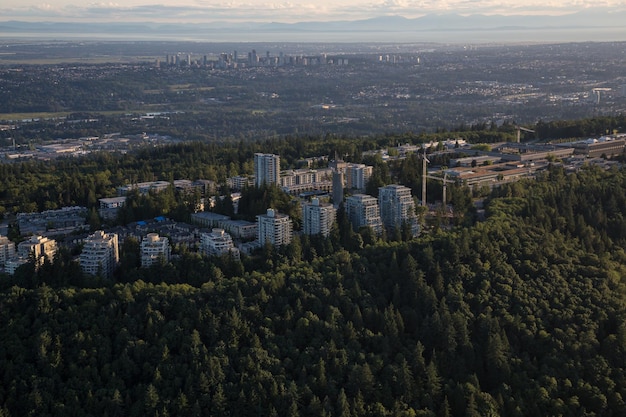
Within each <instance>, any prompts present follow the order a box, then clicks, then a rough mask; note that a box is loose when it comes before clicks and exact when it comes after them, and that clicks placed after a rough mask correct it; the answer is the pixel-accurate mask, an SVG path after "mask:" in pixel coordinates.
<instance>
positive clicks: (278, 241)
mask: <svg viewBox="0 0 626 417" xmlns="http://www.w3.org/2000/svg"><path fill="white" fill-rule="evenodd" d="M256 219H257V226H258V229H257V240H258V241H259V244H260V245H264V244H265V243H267V242H269V243H271V244H272V245H274V246H281V245H287V244H289V243H290V242H291V235H292V233H293V222H292V221H291V219H290V218H289V216H287V215H286V214H280V213H276V211H275V210H274V209H267V213H266V214H259V215H258V216H256Z"/></svg>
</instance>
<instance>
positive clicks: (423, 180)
mask: <svg viewBox="0 0 626 417" xmlns="http://www.w3.org/2000/svg"><path fill="white" fill-rule="evenodd" d="M422 150H423V153H422V207H426V173H427V172H426V164H428V163H430V161H429V160H428V158H426V147H423V148H422Z"/></svg>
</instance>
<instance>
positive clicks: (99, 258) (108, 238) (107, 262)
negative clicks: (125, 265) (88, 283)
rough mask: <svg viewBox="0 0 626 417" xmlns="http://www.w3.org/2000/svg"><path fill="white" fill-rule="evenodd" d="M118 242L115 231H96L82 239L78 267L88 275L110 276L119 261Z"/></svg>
mask: <svg viewBox="0 0 626 417" xmlns="http://www.w3.org/2000/svg"><path fill="white" fill-rule="evenodd" d="M119 260H120V258H119V243H118V238H117V235H116V234H115V233H108V234H107V233H104V232H103V231H102V230H98V231H96V232H95V233H94V234H92V235H90V236H89V237H87V238H86V239H85V241H84V246H83V251H82V253H81V254H80V267H81V269H82V270H83V272H85V273H87V274H89V275H98V274H102V276H103V277H111V276H112V275H113V271H114V270H115V267H116V266H117V264H118V262H119Z"/></svg>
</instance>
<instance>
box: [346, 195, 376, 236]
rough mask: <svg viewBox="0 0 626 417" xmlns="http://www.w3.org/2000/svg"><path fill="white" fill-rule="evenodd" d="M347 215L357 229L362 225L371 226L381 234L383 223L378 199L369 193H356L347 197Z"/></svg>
mask: <svg viewBox="0 0 626 417" xmlns="http://www.w3.org/2000/svg"><path fill="white" fill-rule="evenodd" d="M345 207H346V216H348V219H349V220H350V224H351V225H352V228H353V229H354V230H355V231H358V230H359V229H360V228H361V227H371V228H372V230H373V231H374V232H375V233H376V234H377V235H379V234H381V233H382V230H383V223H382V221H381V219H380V209H379V207H378V200H376V198H374V197H372V196H371V195H367V194H355V195H351V196H349V197H348V198H346V203H345Z"/></svg>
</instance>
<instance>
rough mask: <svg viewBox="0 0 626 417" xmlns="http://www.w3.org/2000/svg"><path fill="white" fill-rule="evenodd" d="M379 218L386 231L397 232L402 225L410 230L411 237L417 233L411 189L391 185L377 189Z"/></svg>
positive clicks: (417, 227) (417, 226)
mask: <svg viewBox="0 0 626 417" xmlns="http://www.w3.org/2000/svg"><path fill="white" fill-rule="evenodd" d="M378 206H379V207H380V217H381V220H382V222H383V225H384V226H385V228H386V229H387V231H389V232H391V231H394V230H399V229H400V228H401V227H402V225H403V224H406V225H407V226H408V227H410V229H411V234H412V236H413V237H415V236H417V234H418V233H419V225H418V222H417V214H416V213H415V201H414V200H413V195H412V194H411V189H410V188H409V187H405V186H403V185H398V184H391V185H387V186H385V187H380V188H379V189H378Z"/></svg>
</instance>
